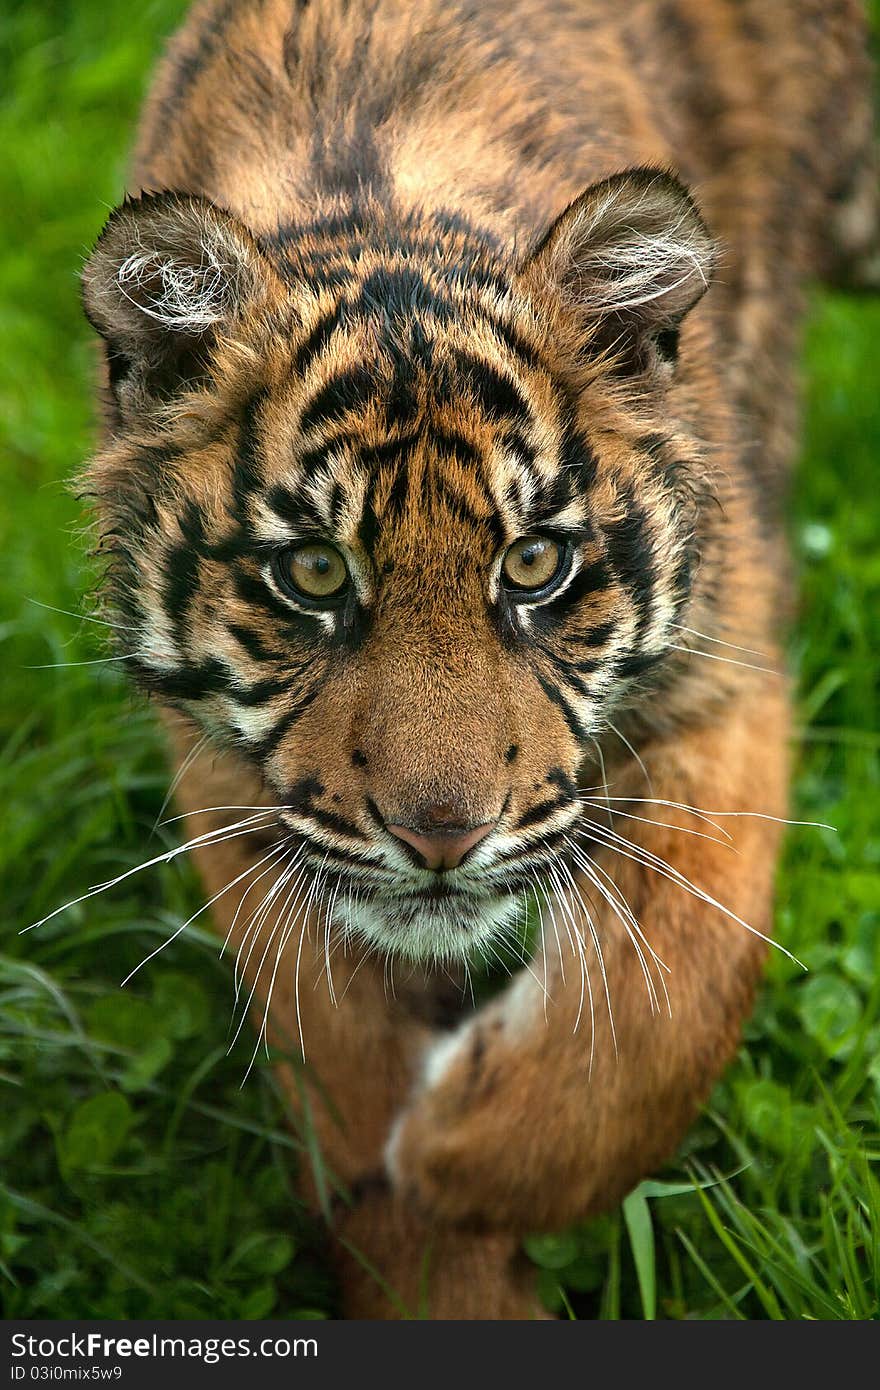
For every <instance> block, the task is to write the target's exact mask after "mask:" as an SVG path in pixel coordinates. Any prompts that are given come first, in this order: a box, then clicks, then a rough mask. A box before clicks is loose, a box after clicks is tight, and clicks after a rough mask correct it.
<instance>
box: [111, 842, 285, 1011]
mask: <svg viewBox="0 0 880 1390" xmlns="http://www.w3.org/2000/svg"><path fill="white" fill-rule="evenodd" d="M268 858H269V855H264V856H263V858H262V859H258V860H257V861H256V863H254V864H249V865H248V867H247V868H246V869H244V870H243V872H242V873H240V874H239V875H238V876H237V877H236V878H233V879H231V880H230V882H229V883H227V884H225V885H224V887H223V888H221V889H220V891H219V893H215V894H214V896H213V898H210V899H209V900H208V901H207V902H206V903H203V904H202V906H201V907H200V908H198V909H197V910H196V911H195V912H194V913H193V914H192V916H191V917H188V918H187V920H186V921H185V922H182V923H181V925H180V926H179V927H178V928H177V930H176V931H174V932H172V933H171V935H170V936H169V937H167V938H166V939H165V941H163V942H162V943H161V945H159V946H157V947H156V949H155V950H154V951H151V952H150V954H149V955H148V956H144V958H143V960H142V961H141V962H140V964H139V965H136V966H135V967H134V969H133V970H130V971H129V972H128V974H127V975H126V977H125V979H124V980H123V981H122V982H121V984H120V989H124V988H125V986H126V985H127V984H128V982H129V980H132V979H134V977H135V975H136V974H137V973H138V971H139V970H142V969H143V967H144V966H145V965H147V964H149V962H150V961H151V960H153V959H154V957H155V956H158V954H159V952H160V951H164V950H165V947H166V946H170V945H171V943H172V941H176V940H177V938H178V937H179V936H180V935H181V934H182V933H183V932H185V931H186V929H187V927H188V926H190V925H191V924H192V923H193V922H194V921H195V920H196V918H197V917H201V915H202V913H203V912H207V910H208V908H209V907H213V906H214V904H215V902H216V901H217V899H218V898H222V897H223V895H224V894H225V893H228V892H229V890H230V888H234V887H235V885H236V884H237V883H241V880H242V879H243V878H247V877H248V875H249V874H252V873H253V872H254V870H255V869H259V868H260V867H261V865H263V864H264V863H265V862H266V860H267V859H268Z"/></svg>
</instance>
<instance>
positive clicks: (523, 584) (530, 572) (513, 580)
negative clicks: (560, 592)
mask: <svg viewBox="0 0 880 1390" xmlns="http://www.w3.org/2000/svg"><path fill="white" fill-rule="evenodd" d="M564 553H565V552H564V549H563V547H562V546H561V545H560V543H559V541H554V540H553V539H552V538H551V537H550V536H523V537H522V538H521V539H520V540H518V541H514V543H513V545H512V546H511V547H510V549H509V550H508V551H507V554H506V555H505V556H504V560H503V563H502V565H501V572H502V574H503V576H504V579H505V581H506V582H507V583H508V584H509V585H510V586H511V587H512V588H514V589H544V588H546V586H547V585H548V584H549V583H550V582H551V580H553V579H555V577H556V575H557V574H558V573H559V570H560V568H561V566H562V561H563V557H564Z"/></svg>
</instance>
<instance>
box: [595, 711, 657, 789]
mask: <svg viewBox="0 0 880 1390" xmlns="http://www.w3.org/2000/svg"><path fill="white" fill-rule="evenodd" d="M605 723H606V724H607V725H608V728H609V729H610V730H611V732H612V733H613V734H616V735H617V737H618V738H619V739H620V741H621V743H622V744H623V746H624V748H626V749H628V750H629V752H630V753H631V754H632V756H633V757H634V759H635V760H636V762H637V763H638V765H639V767H640V768H641V770H642V776H643V777H644V779H645V783H646V785H647V788H648V791H649V792H650V793H651V795H652V796H653V794H654V786H653V783H652V781H651V776H650V773H649V772H648V769H647V768H646V767H645V764H644V762H643V761H642V759H641V757H640V756H639V753H638V751H637V749H635V748H634V747H633V745H632V744H631V743H630V741H629V739H628V738H627V737H626V735H625V734H622V733H621V732H620V730H619V729H618V727H617V725H616V724H612V722H611V720H610V719H609V718H608V716H607V715H606V716H605ZM605 790H606V791H607V790H608V788H607V787H606V788H605Z"/></svg>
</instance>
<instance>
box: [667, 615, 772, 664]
mask: <svg viewBox="0 0 880 1390" xmlns="http://www.w3.org/2000/svg"><path fill="white" fill-rule="evenodd" d="M670 627H674V628H677V629H678V631H679V632H687V633H689V634H690V636H691V637H699V638H700V639H701V641H703V642H714V643H715V644H716V645H717V646H719V647H729V648H730V650H731V651H732V652H746V653H747V655H748V656H760V657H762V658H763V659H764V660H765V661H766V660H767V659H768V657H767V653H766V652H759V651H756V649H755V648H754V647H739V646H737V644H736V642H725V640H724V639H723V638H722V637H710V636H709V634H708V632H698V631H697V629H696V628H695V627H685V626H684V624H683V623H670Z"/></svg>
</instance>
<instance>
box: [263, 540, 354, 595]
mask: <svg viewBox="0 0 880 1390" xmlns="http://www.w3.org/2000/svg"><path fill="white" fill-rule="evenodd" d="M278 571H279V574H280V576H281V578H282V580H283V581H284V583H285V585H286V587H287V588H288V589H291V590H292V591H293V593H294V596H296V595H297V594H302V595H304V596H305V597H306V598H310V599H329V598H335V597H336V596H337V595H338V594H340V593H341V592H342V590H343V589H344V588H345V586H346V584H347V583H348V569H347V567H346V564H345V561H344V560H343V558H342V556H341V555H340V553H339V551H338V550H336V549H335V548H334V547H333V546H332V545H324V544H323V543H322V542H321V541H314V542H310V543H309V544H308V545H296V546H291V547H290V548H289V549H288V550H285V551H283V552H282V553H281V555H280V556H279V557H278Z"/></svg>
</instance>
